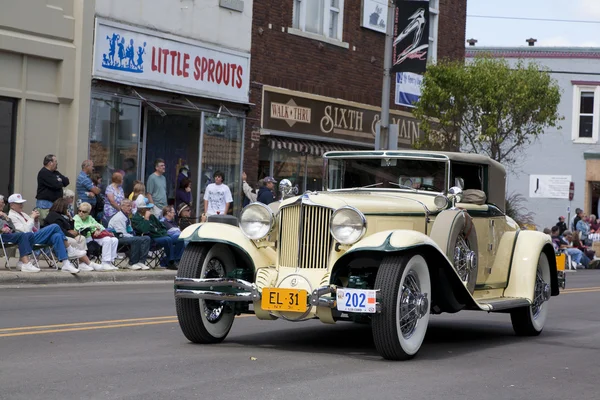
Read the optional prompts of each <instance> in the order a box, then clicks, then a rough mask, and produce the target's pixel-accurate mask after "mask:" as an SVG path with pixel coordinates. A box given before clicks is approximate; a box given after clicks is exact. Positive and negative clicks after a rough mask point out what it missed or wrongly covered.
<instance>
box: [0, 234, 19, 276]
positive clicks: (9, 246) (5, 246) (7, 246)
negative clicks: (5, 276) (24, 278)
mask: <svg viewBox="0 0 600 400" xmlns="http://www.w3.org/2000/svg"><path fill="white" fill-rule="evenodd" d="M0 244H2V252H3V253H4V259H5V264H4V268H6V269H8V270H9V271H12V269H11V268H10V257H14V255H13V254H10V255H9V254H8V253H9V251H10V252H11V253H14V249H16V248H18V247H19V246H18V245H17V244H16V243H12V242H5V241H4V239H2V235H0Z"/></svg>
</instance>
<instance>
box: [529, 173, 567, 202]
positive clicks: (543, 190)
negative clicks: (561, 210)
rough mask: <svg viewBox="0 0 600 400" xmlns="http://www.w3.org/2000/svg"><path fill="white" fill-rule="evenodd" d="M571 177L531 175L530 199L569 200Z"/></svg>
mask: <svg viewBox="0 0 600 400" xmlns="http://www.w3.org/2000/svg"><path fill="white" fill-rule="evenodd" d="M570 184H571V175H529V197H532V198H547V199H566V200H568V199H569V185H570Z"/></svg>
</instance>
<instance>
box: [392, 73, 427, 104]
mask: <svg viewBox="0 0 600 400" xmlns="http://www.w3.org/2000/svg"><path fill="white" fill-rule="evenodd" d="M422 84H423V76H422V75H419V74H415V73H412V72H397V73H396V96H395V98H396V100H395V103H396V104H397V105H399V106H406V107H415V105H414V104H415V103H416V102H418V101H419V99H420V98H421V85H422Z"/></svg>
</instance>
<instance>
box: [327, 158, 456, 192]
mask: <svg viewBox="0 0 600 400" xmlns="http://www.w3.org/2000/svg"><path fill="white" fill-rule="evenodd" d="M351 188H374V189H382V188H396V189H408V190H415V189H416V190H428V191H434V192H442V191H444V190H446V163H445V162H444V161H430V160H422V159H408V158H346V159H339V158H333V159H330V160H329V162H328V179H327V189H329V190H335V189H351Z"/></svg>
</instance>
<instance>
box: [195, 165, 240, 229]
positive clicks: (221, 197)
mask: <svg viewBox="0 0 600 400" xmlns="http://www.w3.org/2000/svg"><path fill="white" fill-rule="evenodd" d="M213 179H214V183H211V184H210V185H208V186H207V187H206V190H205V191H204V214H202V217H203V220H204V219H205V218H206V217H209V216H211V215H217V214H220V215H227V213H228V212H229V207H230V206H231V203H232V202H233V197H232V196H231V190H229V186H227V185H225V184H223V182H224V181H225V175H224V174H223V173H222V172H221V171H217V172H215V173H214V174H213Z"/></svg>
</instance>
